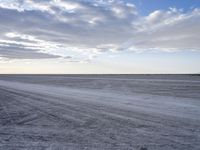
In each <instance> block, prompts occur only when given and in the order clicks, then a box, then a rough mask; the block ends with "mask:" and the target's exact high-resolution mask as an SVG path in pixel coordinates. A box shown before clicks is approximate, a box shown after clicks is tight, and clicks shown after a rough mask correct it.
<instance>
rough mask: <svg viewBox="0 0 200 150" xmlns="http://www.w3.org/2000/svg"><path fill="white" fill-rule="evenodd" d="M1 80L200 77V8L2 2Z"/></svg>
mask: <svg viewBox="0 0 200 150" xmlns="http://www.w3.org/2000/svg"><path fill="white" fill-rule="evenodd" d="M0 73H200V1H199V0H176V1H175V0H0Z"/></svg>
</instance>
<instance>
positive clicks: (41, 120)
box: [0, 76, 200, 150]
mask: <svg viewBox="0 0 200 150" xmlns="http://www.w3.org/2000/svg"><path fill="white" fill-rule="evenodd" d="M191 78H193V77H191ZM191 78H190V77H184V76H183V77H180V76H174V77H170V79H169V78H165V77H162V78H159V79H157V78H156V79H155V78H139V77H137V78H134V77H128V78H127V77H126V78H125V77H124V76H119V77H113V76H109V77H104V76H103V77H85V76H79V77H77V76H76V77H67V76H66V77H65V76H63V77H61V76H42V77H41V76H0V149H2V150H21V149H22V150H23V149H28V150H38V149H39V150H40V149H41V150H43V149H48V150H54V149H55V150H65V149H72V150H79V149H80V150H82V149H89V150H104V149H109V150H110V149H111V150H112V149H113V150H118V149H119V150H140V149H142V148H147V149H148V150H175V149H176V150H199V149H200V80H199V79H198V78H196V77H195V78H193V80H191ZM30 79H31V80H30ZM44 79H45V80H44ZM55 79H57V80H55ZM149 87H151V88H149ZM156 89H157V90H156Z"/></svg>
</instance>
